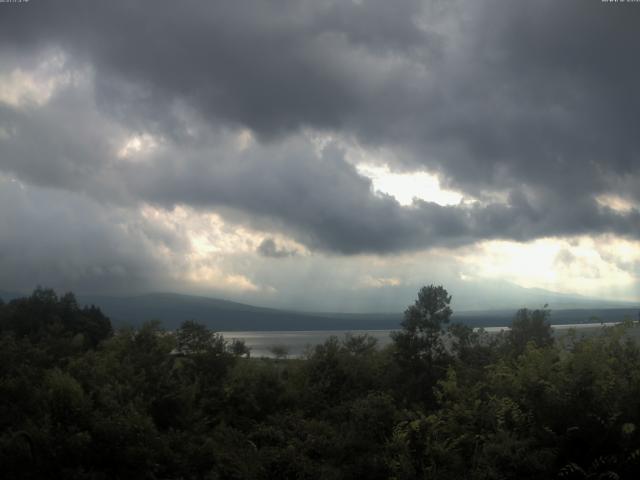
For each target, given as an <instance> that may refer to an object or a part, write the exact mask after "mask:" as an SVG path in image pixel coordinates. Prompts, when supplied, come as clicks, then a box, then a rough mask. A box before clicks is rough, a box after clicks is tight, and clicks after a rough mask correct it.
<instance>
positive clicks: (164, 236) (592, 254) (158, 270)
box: [0, 0, 640, 311]
mask: <svg viewBox="0 0 640 480" xmlns="http://www.w3.org/2000/svg"><path fill="white" fill-rule="evenodd" d="M638 25H640V3H633V2H619V3H609V2H602V1H600V0H563V1H560V0H553V1H550V0H536V1H529V2H513V1H510V0H466V1H465V0H446V1H443V0H432V1H418V0H396V1H394V2H389V1H388V0H296V1H294V0H243V1H242V2H238V1H224V0H220V1H215V2H205V1H195V0H182V1H180V2H177V1H175V0H174V1H165V0H153V1H151V0H110V1H109V2H90V1H86V0H82V1H80V0H58V1H56V2H45V1H39V0H30V1H23V2H21V3H0V290H6V291H29V290H31V289H33V288H34V287H35V286H36V285H44V286H49V287H53V288H56V289H59V290H64V291H66V290H73V291H75V292H80V293H82V292H85V293H101V294H131V293H143V292H153V291H173V292H181V293H191V294H198V295H211V296H217V297H222V298H228V299H235V300H240V301H246V302H249V303H254V304H258V305H267V306H279V307H287V308H296V309H301V310H324V311H329V310H331V311H395V310H397V309H398V308H402V306H406V305H407V304H408V302H411V301H412V300H413V299H414V298H415V294H416V292H417V289H418V288H419V287H420V286H422V285H428V284H442V285H444V286H445V288H447V289H448V290H449V291H450V292H451V293H453V294H454V307H455V306H457V307H459V308H463V309H464V308H480V307H483V308H484V307H491V306H496V305H498V304H500V302H504V301H506V300H507V299H508V298H511V296H513V295H515V294H516V293H517V292H520V291H521V290H519V289H521V288H530V289H531V288H532V289H545V290H549V291H553V292H559V293H562V294H566V295H581V296H585V297H593V298H598V299H607V300H620V301H632V302H639V301H640V135H639V134H638V115H639V112H640V94H639V91H638V88H639V87H638V86H639V85H640V64H639V63H638V61H637V45H638V44H640V29H639V28H638ZM514 292H515V293H514Z"/></svg>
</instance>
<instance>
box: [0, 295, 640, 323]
mask: <svg viewBox="0 0 640 480" xmlns="http://www.w3.org/2000/svg"><path fill="white" fill-rule="evenodd" d="M21 296H24V295H23V294H19V293H11V292H3V291H0V298H2V299H3V300H4V301H9V300H11V299H13V298H18V297H21ZM77 298H78V302H79V303H80V304H82V305H96V306H98V307H100V308H101V309H102V311H103V312H104V313H105V314H106V315H107V316H108V317H109V318H110V319H111V321H112V322H113V324H114V325H115V326H116V327H118V326H124V325H132V326H139V325H141V324H142V323H144V322H146V321H149V320H159V321H160V322H161V323H162V325H163V326H164V327H165V328H167V329H175V328H177V327H179V326H180V324H181V323H182V322H183V321H185V320H195V321H197V322H200V323H203V324H205V325H207V326H208V327H209V328H212V329H214V330H218V331H281V330H282V331H295V330H298V331H301V330H392V329H399V328H400V323H401V322H402V317H403V312H402V311H400V312H395V313H322V312H320V313H316V312H300V311H293V310H280V309H274V308H266V307H256V306H253V305H248V304H245V303H240V302H234V301H230V300H222V299H218V298H211V297H202V296H193V295H184V294H178V293H148V294H143V295H136V296H129V297H125V296H122V297H118V296H106V295H82V294H81V295H77ZM571 300H574V299H573V298H572V299H571ZM593 302H595V301H593ZM591 304H592V303H591V302H587V303H586V305H591ZM593 305H594V306H593V307H592V308H591V307H587V308H564V309H562V308H561V309H552V311H551V318H550V320H551V323H553V324H572V323H588V322H608V321H621V320H624V319H625V318H630V319H633V320H637V319H638V318H639V317H638V309H639V307H638V306H637V305H626V304H621V305H622V306H616V307H613V308H606V307H605V308H596V306H595V303H594V304H593ZM614 305H615V303H614ZM540 307H542V305H540ZM516 310H517V309H510V308H508V309H500V310H477V311H467V312H464V311H463V312H454V315H453V318H452V321H454V322H461V323H464V324H466V325H469V326H472V327H489V326H498V327H499V326H507V325H510V324H511V321H512V319H513V316H514V314H515V312H516Z"/></svg>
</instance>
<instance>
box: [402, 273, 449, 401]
mask: <svg viewBox="0 0 640 480" xmlns="http://www.w3.org/2000/svg"><path fill="white" fill-rule="evenodd" d="M450 303H451V295H449V293H448V292H447V291H446V290H445V289H444V287H442V286H435V285H429V286H426V287H422V288H421V289H420V291H419V292H418V298H417V300H416V301H415V303H414V304H413V305H411V306H410V307H409V308H407V310H406V311H405V312H404V321H403V322H402V331H400V332H392V334H391V338H392V339H393V342H394V344H395V349H396V359H397V361H398V363H399V365H400V367H401V368H402V370H403V371H404V372H405V373H406V374H408V376H409V377H408V378H407V379H406V380H407V381H406V382H405V385H407V386H408V388H409V395H411V396H416V397H417V399H422V400H428V399H430V398H431V397H432V392H431V389H432V388H433V385H434V384H435V382H436V381H437V379H438V377H439V376H441V374H443V373H444V371H445V369H444V367H443V366H442V365H440V363H442V361H443V360H444V359H445V357H446V350H445V348H444V343H443V341H442V329H443V325H444V324H446V323H449V320H450V318H451V314H452V313H453V312H452V310H451V308H450V307H449V305H450ZM440 367H442V368H440Z"/></svg>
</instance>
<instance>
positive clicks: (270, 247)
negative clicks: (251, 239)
mask: <svg viewBox="0 0 640 480" xmlns="http://www.w3.org/2000/svg"><path fill="white" fill-rule="evenodd" d="M256 251H257V252H258V253H259V254H260V255H262V256H263V257H271V258H286V257H293V256H294V255H296V253H297V252H296V251H295V250H288V249H286V248H280V247H278V245H277V244H276V242H275V240H274V239H273V238H265V239H264V240H263V241H262V242H260V245H258V248H257V250H256Z"/></svg>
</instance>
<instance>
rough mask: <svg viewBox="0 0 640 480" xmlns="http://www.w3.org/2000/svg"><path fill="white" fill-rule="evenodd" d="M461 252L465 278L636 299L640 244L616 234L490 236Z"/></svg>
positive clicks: (600, 296) (597, 295) (596, 295)
mask: <svg viewBox="0 0 640 480" xmlns="http://www.w3.org/2000/svg"><path fill="white" fill-rule="evenodd" d="M461 253H462V254H457V255H456V258H457V260H458V261H459V262H460V263H461V264H462V265H463V267H464V268H463V274H462V275H464V277H466V278H475V279H504V280H508V281H511V282H513V283H515V284H517V285H520V286H522V287H526V288H534V287H537V288H544V289H549V290H553V291H557V292H562V293H571V294H580V295H585V296H594V297H599V298H617V299H619V300H629V301H637V300H638V293H640V292H638V291H637V283H638V280H639V276H640V272H638V265H640V245H638V243H634V242H630V241H627V240H623V239H620V238H616V237H611V236H602V237H599V238H590V237H578V238H566V239H565V238H545V239H540V240H536V241H534V242H530V243H517V242H511V241H487V242H482V243H480V244H478V245H477V246H475V247H472V248H470V249H465V251H464V252H461Z"/></svg>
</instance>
